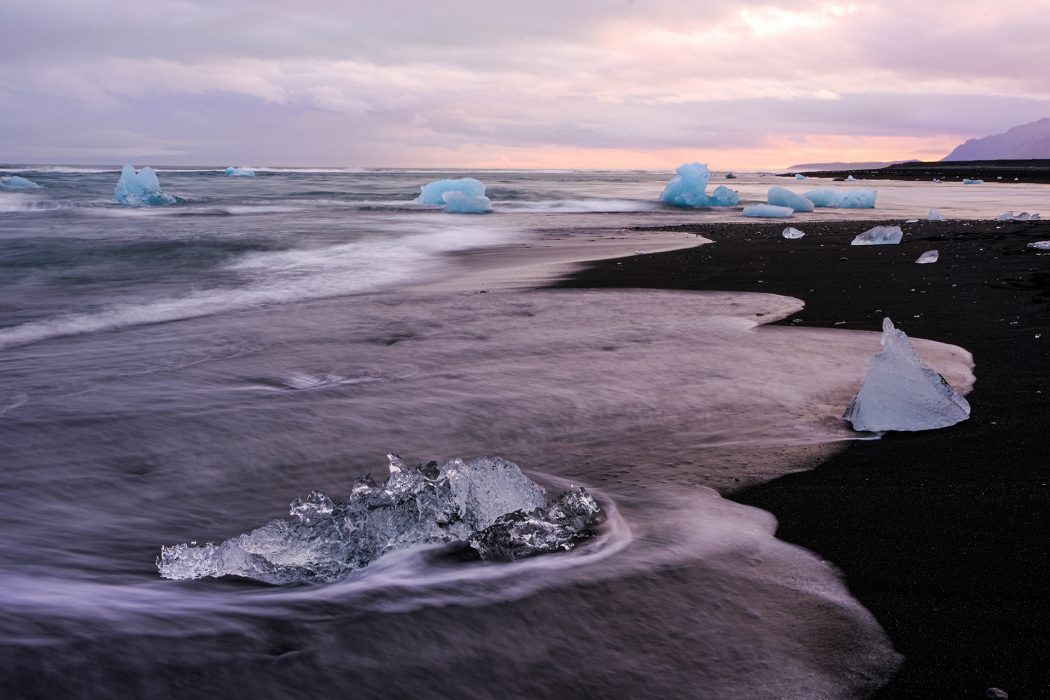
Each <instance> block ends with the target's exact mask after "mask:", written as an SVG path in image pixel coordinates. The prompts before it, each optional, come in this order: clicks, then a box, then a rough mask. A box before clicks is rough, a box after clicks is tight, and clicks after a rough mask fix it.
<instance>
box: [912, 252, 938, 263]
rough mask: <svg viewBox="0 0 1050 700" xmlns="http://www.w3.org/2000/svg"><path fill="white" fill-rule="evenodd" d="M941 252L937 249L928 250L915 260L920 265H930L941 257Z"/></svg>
mask: <svg viewBox="0 0 1050 700" xmlns="http://www.w3.org/2000/svg"><path fill="white" fill-rule="evenodd" d="M940 256H941V254H940V253H939V252H938V251H936V250H927V251H926V252H925V253H923V254H922V255H920V256H919V257H918V259H917V260H916V261H915V262H916V263H917V264H919V265H929V264H930V263H935V262H937V260H938V259H939V258H940Z"/></svg>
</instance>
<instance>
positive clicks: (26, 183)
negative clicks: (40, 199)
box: [0, 175, 40, 190]
mask: <svg viewBox="0 0 1050 700" xmlns="http://www.w3.org/2000/svg"><path fill="white" fill-rule="evenodd" d="M0 187H2V188H3V189H5V190H36V189H40V185H38V184H36V183H35V182H33V181H32V180H28V179H26V178H24V177H21V176H20V175H7V176H5V177H0Z"/></svg>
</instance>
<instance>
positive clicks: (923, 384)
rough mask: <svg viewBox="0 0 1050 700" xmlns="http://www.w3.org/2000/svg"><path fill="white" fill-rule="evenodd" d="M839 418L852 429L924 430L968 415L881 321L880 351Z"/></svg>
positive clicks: (901, 336) (947, 386) (962, 402)
mask: <svg viewBox="0 0 1050 700" xmlns="http://www.w3.org/2000/svg"><path fill="white" fill-rule="evenodd" d="M842 417H843V419H845V420H847V421H849V422H850V423H851V424H852V425H853V429H854V430H863V431H872V432H879V431H884V430H905V431H914V430H930V429H933V428H944V427H947V426H949V425H955V424H956V423H959V422H960V421H964V420H966V419H967V418H969V417H970V404H969V403H967V401H966V399H964V398H963V397H962V396H960V395H959V394H958V393H956V391H955V389H953V388H952V386H951V385H950V384H948V382H947V381H946V380H945V379H944V377H942V376H941V375H940V374H938V373H937V372H935V371H934V370H933V369H931V368H930V367H929V366H927V365H925V364H923V362H922V360H920V359H919V356H918V355H917V354H916V352H915V349H914V348H913V347H912V345H911V342H910V341H909V340H908V336H907V335H905V334H904V332H903V331H900V330H897V329H896V328H895V327H894V326H893V322H892V321H890V319H888V318H886V319H883V321H882V352H879V353H877V354H876V355H875V356H874V357H872V358H871V363H870V364H869V365H868V372H867V374H866V375H865V377H864V384H863V386H861V388H860V391H859V392H857V395H856V396H854V397H853V400H852V401H850V403H849V406H848V407H847V408H846V412H845V414H843V416H842Z"/></svg>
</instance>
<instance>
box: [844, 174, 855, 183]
mask: <svg viewBox="0 0 1050 700" xmlns="http://www.w3.org/2000/svg"><path fill="white" fill-rule="evenodd" d="M854 180H856V178H855V177H853V176H852V175H847V176H846V182H853V181H854Z"/></svg>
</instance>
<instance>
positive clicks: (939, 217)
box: [926, 209, 944, 221]
mask: <svg viewBox="0 0 1050 700" xmlns="http://www.w3.org/2000/svg"><path fill="white" fill-rule="evenodd" d="M926 218H927V219H929V220H930V221H944V214H942V213H941V212H939V211H937V210H936V209H930V213H929V214H927V215H926Z"/></svg>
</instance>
